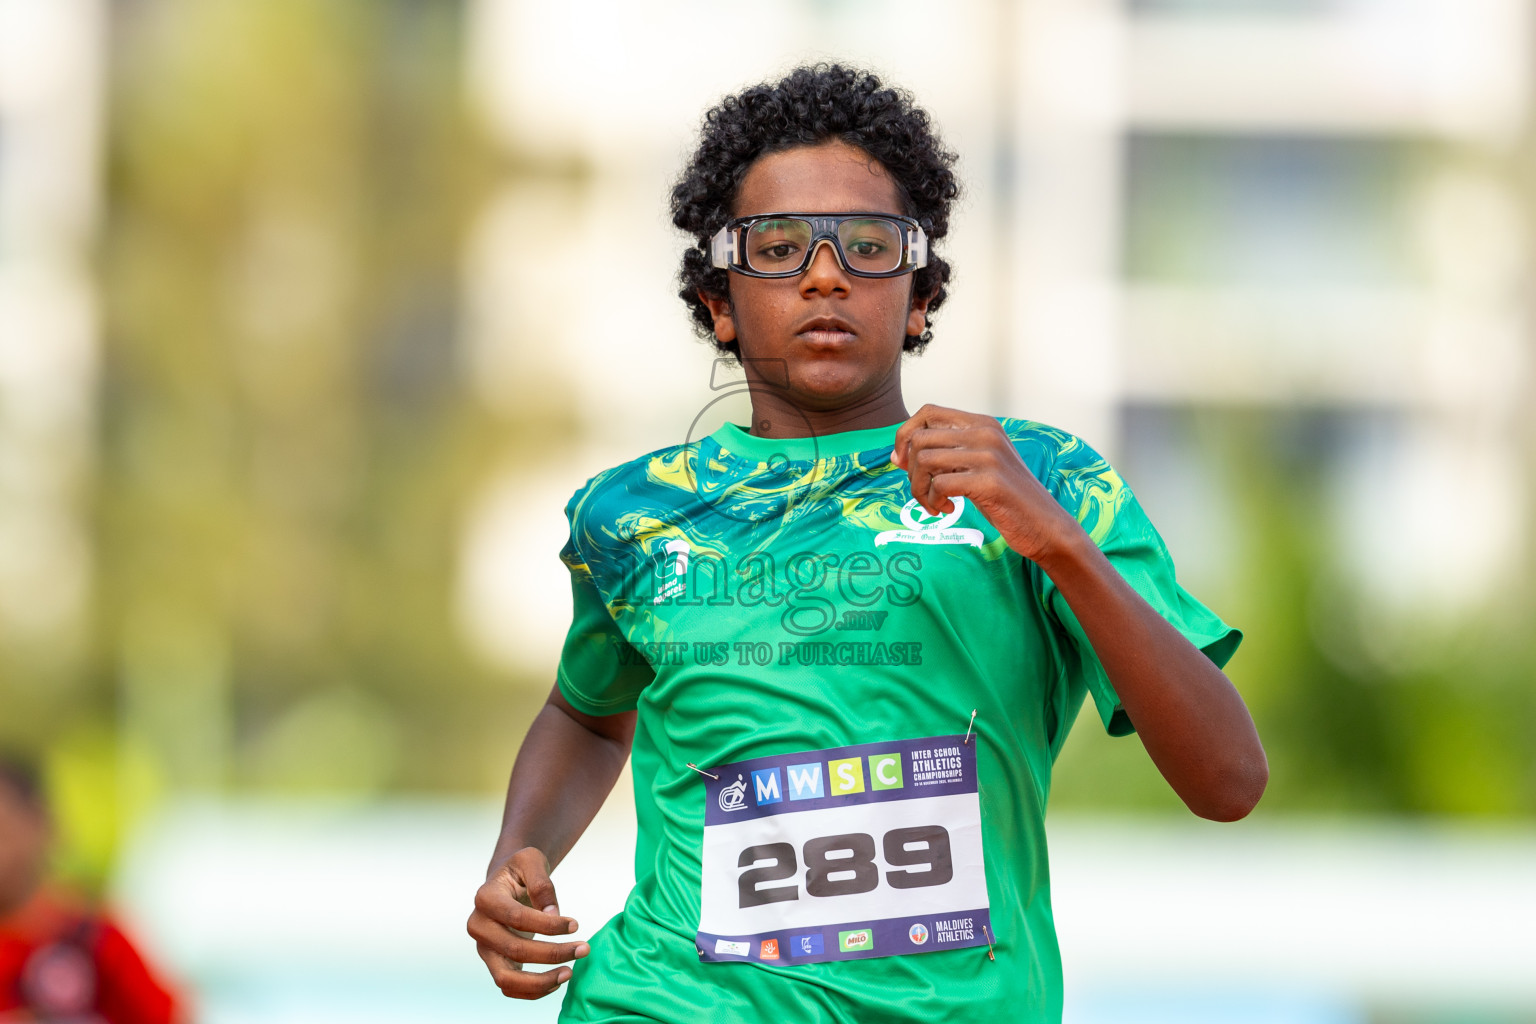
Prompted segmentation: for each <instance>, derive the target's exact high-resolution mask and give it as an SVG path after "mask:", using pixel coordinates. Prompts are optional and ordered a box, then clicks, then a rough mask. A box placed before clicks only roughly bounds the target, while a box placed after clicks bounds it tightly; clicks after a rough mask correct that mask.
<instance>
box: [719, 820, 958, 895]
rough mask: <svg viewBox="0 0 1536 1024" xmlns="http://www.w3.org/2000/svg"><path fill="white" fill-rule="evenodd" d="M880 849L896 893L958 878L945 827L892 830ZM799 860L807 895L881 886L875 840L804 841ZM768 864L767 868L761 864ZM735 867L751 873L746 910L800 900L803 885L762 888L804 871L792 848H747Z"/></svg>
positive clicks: (853, 836) (743, 889) (745, 878)
mask: <svg viewBox="0 0 1536 1024" xmlns="http://www.w3.org/2000/svg"><path fill="white" fill-rule="evenodd" d="M880 846H881V853H883V854H884V860H885V863H886V864H887V865H888V866H890V867H892V868H895V869H899V870H889V871H886V872H885V884H886V885H889V886H890V887H891V888H893V889H917V888H921V887H923V886H929V885H943V884H944V883H945V882H948V881H949V880H950V879H951V878H953V877H954V874H955V869H954V861H953V859H952V858H951V856H950V852H949V832H948V831H947V830H945V828H944V827H943V826H942V825H919V826H915V827H912V828H895V829H892V830H891V831H889V832H887V833H886V834H885V835H884V836H883V837H882V838H881V843H880ZM801 856H802V857H803V858H804V861H805V891H806V894H807V895H810V896H819V897H826V896H851V895H853V894H855V893H861V892H870V891H872V890H873V889H875V888H876V887H878V886H879V884H880V867H879V865H878V864H877V863H876V861H875V837H874V836H872V835H869V834H868V833H866V832H849V833H846V834H844V835H839V836H821V837H819V838H816V839H809V840H806V843H805V846H804V847H803V848H802V850H801ZM764 861H767V862H768V863H767V864H763V862H764ZM760 865H761V866H760ZM736 866H737V867H739V868H749V869H750V870H747V871H743V872H742V873H741V876H740V877H739V878H738V879H737V882H736V887H737V891H738V893H739V895H740V899H741V903H740V905H741V906H742V907H743V908H746V907H760V906H763V905H764V904H768V903H780V902H783V901H785V900H798V899H799V898H800V886H799V885H777V886H768V887H762V884H763V883H764V882H779V881H783V880H784V879H786V878H793V877H795V874H796V873H797V872H798V871H799V870H800V866H799V862H797V861H796V859H795V848H794V847H793V846H791V845H790V844H789V843H764V844H762V845H760V846H749V847H747V848H746V849H745V850H742V851H741V856H740V857H739V858H737V861H736ZM913 869H917V870H913Z"/></svg>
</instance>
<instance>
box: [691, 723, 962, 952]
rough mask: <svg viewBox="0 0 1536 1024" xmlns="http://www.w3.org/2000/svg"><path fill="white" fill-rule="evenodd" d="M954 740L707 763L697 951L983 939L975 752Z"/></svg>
mask: <svg viewBox="0 0 1536 1024" xmlns="http://www.w3.org/2000/svg"><path fill="white" fill-rule="evenodd" d="M962 740H963V737H961V736H934V737H930V738H927V739H916V740H895V741H892V742H890V743H863V744H859V745H857V746H852V747H836V748H833V749H830V750H811V751H806V752H803V753H798V754H777V755H774V756H772V757H759V758H754V759H752V760H750V761H740V762H738V763H736V764H727V765H721V766H719V767H717V768H711V769H710V771H711V772H712V773H713V774H715V775H718V776H719V778H718V779H709V778H705V779H704V780H703V781H704V784H705V785H704V789H705V793H704V798H705V800H706V801H707V804H706V807H705V814H704V850H703V882H702V884H703V891H702V893H701V894H700V896H701V899H700V905H701V912H700V917H699V934H698V946H699V952H700V955H701V956H702V957H703V959H704V960H708V961H714V962H729V961H739V960H759V961H777V962H779V963H786V964H795V963H818V962H821V961H825V960H857V959H863V958H868V957H877V956H896V955H899V954H903V953H928V952H932V951H934V950H942V949H961V948H964V947H966V946H981V945H985V944H986V943H987V935H988V932H987V931H986V930H984V929H988V928H990V926H991V918H990V916H989V914H988V902H987V877H986V870H985V867H984V863H985V862H984V860H983V858H982V849H981V808H980V804H979V803H978V801H977V795H976V747H975V745H974V744H966V743H964V742H962Z"/></svg>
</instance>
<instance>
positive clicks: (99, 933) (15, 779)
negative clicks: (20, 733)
mask: <svg viewBox="0 0 1536 1024" xmlns="http://www.w3.org/2000/svg"><path fill="white" fill-rule="evenodd" d="M52 845H53V822H52V819H51V816H50V815H49V812H48V807H47V802H46V800H45V799H44V798H43V795H42V789H41V787H40V786H39V784H38V778H37V773H36V772H35V771H33V770H32V769H31V768H30V767H29V766H28V765H25V764H22V763H20V762H16V761H11V760H8V759H5V758H3V757H0V1024H32V1022H39V1024H40V1022H44V1021H48V1022H52V1024H179V1022H181V1021H183V1020H184V1019H185V1018H184V1016H183V1010H182V1007H181V1005H180V1001H179V1000H178V999H177V998H176V997H174V996H173V995H172V994H171V992H170V991H169V990H168V989H167V988H166V986H165V985H164V984H163V983H162V982H161V981H160V980H159V979H158V978H157V977H156V976H155V975H154V974H153V973H152V972H151V971H150V969H149V967H148V966H147V965H146V964H145V963H144V959H143V957H141V956H139V954H138V951H137V950H135V949H134V948H133V945H132V944H131V943H130V942H129V941H128V939H127V937H126V936H124V935H123V933H122V931H121V930H120V929H119V928H118V927H117V926H116V925H115V924H113V923H112V921H111V920H110V919H109V918H108V917H106V916H104V915H102V914H101V913H99V912H93V911H91V910H89V909H87V908H86V907H85V905H84V904H82V903H80V902H78V901H76V900H73V899H71V898H69V897H66V896H64V895H62V894H61V893H59V892H56V891H54V890H53V889H52V888H51V887H49V886H47V885H46V884H45V880H46V876H47V865H48V856H49V852H50V850H51V847H52Z"/></svg>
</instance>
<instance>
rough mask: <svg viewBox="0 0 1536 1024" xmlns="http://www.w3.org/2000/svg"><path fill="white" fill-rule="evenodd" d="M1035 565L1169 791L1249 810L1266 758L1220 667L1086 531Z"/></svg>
mask: <svg viewBox="0 0 1536 1024" xmlns="http://www.w3.org/2000/svg"><path fill="white" fill-rule="evenodd" d="M1040 567H1041V569H1043V570H1044V571H1045V572H1046V574H1047V575H1049V576H1050V577H1051V580H1052V581H1053V582H1054V583H1055V584H1056V586H1057V589H1059V590H1060V591H1061V595H1062V597H1063V598H1065V599H1066V601H1067V604H1068V605H1069V606H1071V608H1072V611H1073V613H1074V614H1075V615H1076V616H1077V620H1078V622H1079V623H1081V624H1082V627H1083V631H1084V632H1085V633H1086V634H1087V635H1088V639H1089V641H1090V642H1092V644H1093V649H1094V651H1095V653H1096V654H1097V655H1098V657H1099V662H1100V663H1101V664H1102V665H1103V666H1104V671H1105V672H1106V673H1107V674H1108V676H1109V679H1110V682H1111V683H1113V684H1114V687H1115V691H1116V692H1117V693H1118V694H1119V696H1120V701H1121V704H1122V705H1123V706H1124V708H1125V713H1126V715H1127V716H1128V717H1129V718H1130V720H1131V723H1132V724H1133V725H1134V726H1135V728H1136V732H1137V734H1138V735H1139V736H1140V737H1141V741H1142V744H1143V745H1144V746H1145V747H1146V749H1147V753H1148V754H1149V755H1150V756H1151V758H1152V761H1153V763H1154V764H1156V765H1157V768H1158V770H1159V771H1160V772H1162V774H1163V777H1164V778H1165V779H1167V780H1168V783H1169V785H1170V786H1172V787H1173V790H1174V792H1176V793H1178V795H1179V797H1180V798H1181V799H1182V800H1183V801H1184V802H1185V804H1187V805H1188V806H1189V809H1190V810H1191V811H1193V812H1194V813H1196V814H1198V815H1200V816H1201V817H1203V818H1211V819H1215V820H1218V821H1231V820H1235V819H1237V818H1241V817H1243V816H1244V815H1246V814H1247V813H1248V812H1249V811H1250V810H1252V809H1253V806H1254V805H1255V804H1256V803H1258V800H1259V797H1260V796H1261V795H1262V794H1263V792H1264V787H1265V785H1266V783H1267V782H1268V779H1269V766H1268V762H1267V761H1266V759H1265V756H1264V748H1263V746H1262V745H1261V744H1260V742H1259V736H1258V732H1257V730H1256V729H1255V728H1254V724H1253V719H1252V717H1251V716H1250V715H1249V714H1248V708H1247V706H1246V705H1244V703H1243V699H1242V697H1241V696H1239V695H1238V692H1237V690H1236V688H1235V687H1233V685H1232V683H1231V681H1230V680H1229V679H1227V677H1226V675H1225V674H1224V673H1223V672H1222V671H1221V670H1220V669H1219V668H1217V667H1216V665H1215V664H1214V663H1212V662H1211V660H1210V659H1209V658H1207V657H1206V656H1205V654H1204V653H1202V652H1201V651H1200V650H1199V649H1198V648H1197V647H1195V646H1194V645H1193V644H1191V643H1190V642H1189V641H1188V640H1187V639H1185V637H1184V636H1183V635H1182V634H1181V633H1179V631H1178V630H1177V629H1175V628H1174V627H1173V626H1172V624H1170V623H1169V622H1168V621H1167V620H1166V619H1164V618H1163V617H1162V616H1161V615H1159V614H1158V613H1157V610H1156V609H1154V608H1153V607H1152V606H1151V605H1149V604H1147V602H1146V601H1145V600H1143V599H1142V597H1141V595H1140V594H1137V593H1136V591H1135V590H1134V589H1133V588H1132V587H1131V586H1130V584H1128V583H1127V582H1126V581H1125V579H1124V577H1122V576H1121V575H1120V574H1119V572H1117V571H1116V570H1115V568H1114V566H1112V565H1111V564H1110V563H1109V560H1108V559H1107V558H1105V557H1104V554H1103V552H1101V551H1100V550H1099V549H1098V547H1097V545H1095V544H1094V543H1093V541H1092V540H1091V539H1089V538H1088V536H1087V535H1086V534H1082V535H1081V538H1080V540H1078V541H1076V542H1074V543H1070V544H1067V545H1064V546H1063V547H1062V548H1061V549H1060V550H1058V551H1057V552H1055V553H1053V555H1052V557H1050V558H1049V559H1043V560H1042V561H1041V562H1040Z"/></svg>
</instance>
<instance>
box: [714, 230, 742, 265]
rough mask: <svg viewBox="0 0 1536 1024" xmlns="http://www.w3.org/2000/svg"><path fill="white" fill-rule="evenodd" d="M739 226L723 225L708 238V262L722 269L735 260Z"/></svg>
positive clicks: (739, 231)
mask: <svg viewBox="0 0 1536 1024" xmlns="http://www.w3.org/2000/svg"><path fill="white" fill-rule="evenodd" d="M740 235H741V229H740V228H732V227H723V228H721V229H720V230H719V231H716V232H715V237H714V238H711V239H710V240H709V262H710V263H712V264H713V265H715V266H717V267H719V268H720V269H722V270H724V269H726V268H727V267H729V266H731V264H733V263H735V262H736V259H737V252H736V245H737V239H738V238H739V237H740Z"/></svg>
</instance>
